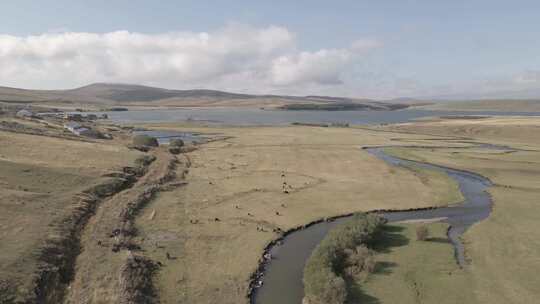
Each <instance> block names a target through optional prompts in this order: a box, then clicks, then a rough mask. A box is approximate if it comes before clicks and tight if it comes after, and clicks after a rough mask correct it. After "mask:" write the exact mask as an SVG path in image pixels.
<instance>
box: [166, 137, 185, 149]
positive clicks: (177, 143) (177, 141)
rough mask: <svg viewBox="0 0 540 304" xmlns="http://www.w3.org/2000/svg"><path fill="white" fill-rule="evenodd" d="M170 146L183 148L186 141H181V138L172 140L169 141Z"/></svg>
mask: <svg viewBox="0 0 540 304" xmlns="http://www.w3.org/2000/svg"><path fill="white" fill-rule="evenodd" d="M169 146H171V147H183V146H184V141H183V140H181V139H179V138H174V139H171V141H169Z"/></svg>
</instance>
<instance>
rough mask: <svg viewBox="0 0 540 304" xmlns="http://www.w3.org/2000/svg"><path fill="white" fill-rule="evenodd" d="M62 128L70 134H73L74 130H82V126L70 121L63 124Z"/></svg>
mask: <svg viewBox="0 0 540 304" xmlns="http://www.w3.org/2000/svg"><path fill="white" fill-rule="evenodd" d="M64 128H65V129H68V130H69V131H70V132H72V133H75V130H77V129H80V128H82V126H81V125H80V124H79V123H76V122H74V121H71V122H68V123H65V124H64Z"/></svg>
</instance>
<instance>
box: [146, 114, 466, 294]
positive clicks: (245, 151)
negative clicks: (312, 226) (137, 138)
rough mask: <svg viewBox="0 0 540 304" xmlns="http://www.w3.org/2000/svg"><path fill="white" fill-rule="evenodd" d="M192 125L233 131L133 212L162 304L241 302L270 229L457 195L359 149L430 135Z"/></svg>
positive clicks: (446, 185) (441, 179) (443, 183)
mask: <svg viewBox="0 0 540 304" xmlns="http://www.w3.org/2000/svg"><path fill="white" fill-rule="evenodd" d="M147 127H154V128H156V127H157V128H167V129H171V128H172V129H174V128H175V125H173V124H170V125H153V126H147ZM182 130H186V129H185V128H182ZM190 130H192V131H196V132H208V133H220V134H222V135H225V136H231V137H232V138H230V139H228V140H225V141H219V142H213V143H210V144H206V145H203V146H201V147H200V149H199V150H197V151H194V152H192V153H189V154H188V157H189V158H190V159H191V167H190V168H189V174H188V175H187V178H186V182H187V183H188V184H187V185H186V186H184V187H181V188H178V189H176V190H173V191H170V192H162V193H160V194H159V195H158V197H157V198H156V199H155V200H153V201H152V202H151V203H150V204H149V205H148V207H147V208H146V209H145V210H143V212H142V214H141V216H140V217H138V219H137V227H138V228H139V231H140V233H141V235H140V237H141V239H144V241H143V248H144V250H145V252H146V253H147V254H148V255H149V256H150V257H151V258H152V259H155V260H158V261H160V262H161V263H163V264H164V265H165V266H164V267H163V268H162V269H161V271H160V272H159V274H158V276H157V279H156V286H157V288H158V290H159V294H160V300H161V301H162V302H163V303H235V304H236V303H246V302H247V298H246V294H247V287H248V280H249V277H250V274H251V273H252V272H253V271H254V270H255V268H256V267H257V265H258V261H259V259H260V257H261V255H262V250H263V248H264V247H265V245H266V244H267V243H268V242H269V241H271V240H272V239H275V238H277V237H278V234H277V233H274V232H273V229H275V228H280V229H281V230H283V231H286V230H289V229H292V228H295V227H298V226H301V225H304V224H306V223H309V222H311V221H314V220H317V219H320V218H324V217H329V216H335V215H340V214H346V213H350V212H354V211H366V210H373V209H404V208H413V207H427V206H432V205H443V204H448V203H451V202H456V201H457V200H459V199H460V197H459V195H456V193H455V191H456V188H455V187H456V185H455V184H454V183H453V181H451V180H450V179H449V178H448V177H447V176H444V175H437V174H433V173H430V172H422V171H421V170H417V171H411V170H410V169H406V168H393V167H389V166H388V165H386V164H385V163H384V162H383V161H381V160H378V159H377V158H376V157H374V156H372V155H370V154H368V153H367V152H365V151H363V150H361V149H360V146H363V145H386V144H393V143H395V141H393V140H392V139H396V138H403V139H405V138H409V139H418V140H422V139H426V138H429V137H430V136H416V135H409V134H396V133H387V132H376V131H367V130H362V129H352V128H349V129H347V128H313V127H257V128H252V127H239V128H193V127H192V128H191V129H190ZM284 182H285V183H286V185H287V188H286V189H287V191H288V192H289V193H288V194H287V193H284V192H283V188H282V187H283V185H284V184H283V183H284ZM289 185H290V186H291V188H289ZM449 189H454V191H449ZM276 212H278V213H276ZM152 214H154V215H155V216H154V217H152ZM257 227H260V228H263V230H264V232H263V231H260V230H259V229H257ZM167 253H169V255H170V256H171V257H172V259H167V257H166V256H167Z"/></svg>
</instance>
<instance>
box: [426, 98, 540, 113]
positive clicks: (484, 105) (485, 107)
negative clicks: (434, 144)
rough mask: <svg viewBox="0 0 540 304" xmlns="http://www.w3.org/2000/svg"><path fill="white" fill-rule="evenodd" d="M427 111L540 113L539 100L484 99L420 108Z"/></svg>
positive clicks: (448, 102) (435, 104) (440, 103)
mask: <svg viewBox="0 0 540 304" xmlns="http://www.w3.org/2000/svg"><path fill="white" fill-rule="evenodd" d="M421 108H425V109H429V110H447V111H451V110H454V111H506V112H540V99H486V100H466V101H445V102H438V103H434V104H432V105H428V106H425V107H421Z"/></svg>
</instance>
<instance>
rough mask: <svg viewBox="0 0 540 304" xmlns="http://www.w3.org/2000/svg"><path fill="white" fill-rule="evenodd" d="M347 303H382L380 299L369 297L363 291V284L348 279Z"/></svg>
mask: <svg viewBox="0 0 540 304" xmlns="http://www.w3.org/2000/svg"><path fill="white" fill-rule="evenodd" d="M346 282H347V287H348V290H347V291H348V292H347V301H346V302H345V303H347V304H356V303H362V304H380V303H381V301H379V299H377V298H375V297H373V296H370V295H368V294H367V293H365V292H364V291H363V290H362V286H361V282H358V281H356V280H353V279H350V278H347V279H346Z"/></svg>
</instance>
